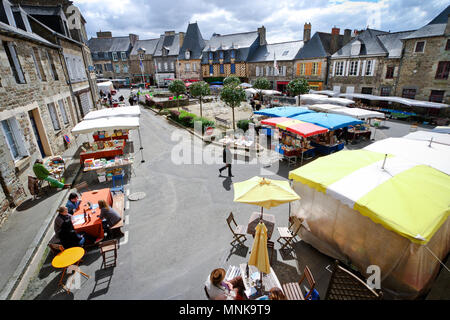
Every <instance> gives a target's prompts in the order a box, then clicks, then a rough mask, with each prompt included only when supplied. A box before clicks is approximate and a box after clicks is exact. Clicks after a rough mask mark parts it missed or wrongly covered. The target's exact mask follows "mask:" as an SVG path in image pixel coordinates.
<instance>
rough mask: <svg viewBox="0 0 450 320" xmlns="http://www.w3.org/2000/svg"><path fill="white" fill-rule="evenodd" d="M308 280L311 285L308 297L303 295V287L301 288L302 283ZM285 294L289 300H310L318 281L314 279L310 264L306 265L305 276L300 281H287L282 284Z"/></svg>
mask: <svg viewBox="0 0 450 320" xmlns="http://www.w3.org/2000/svg"><path fill="white" fill-rule="evenodd" d="M305 279H306V280H307V281H308V285H309V291H308V294H307V295H306V297H303V293H302V289H301V288H300V285H301V284H302V282H303V280H305ZM282 287H283V291H284V294H285V296H286V298H287V299H288V300H308V298H309V297H310V296H311V294H312V292H313V290H314V288H315V287H316V281H315V280H314V277H313V275H312V273H311V270H309V268H308V266H306V267H305V270H303V276H302V278H301V279H300V281H299V282H290V283H285V284H283V285H282Z"/></svg>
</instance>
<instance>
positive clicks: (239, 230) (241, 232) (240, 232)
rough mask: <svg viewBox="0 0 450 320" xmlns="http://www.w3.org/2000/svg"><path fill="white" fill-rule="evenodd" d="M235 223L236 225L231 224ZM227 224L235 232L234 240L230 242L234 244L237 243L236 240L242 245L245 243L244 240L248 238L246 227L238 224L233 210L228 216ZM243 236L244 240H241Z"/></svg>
mask: <svg viewBox="0 0 450 320" xmlns="http://www.w3.org/2000/svg"><path fill="white" fill-rule="evenodd" d="M231 223H233V224H234V226H232V225H231ZM227 224H228V227H229V228H230V230H231V232H232V233H233V241H231V242H230V244H231V245H232V246H235V245H236V242H239V243H240V244H241V245H244V241H245V240H247V237H246V236H245V231H246V227H245V226H243V225H238V224H237V223H236V221H235V220H234V216H233V212H230V215H229V216H228V218H227ZM242 238H243V240H241V239H242Z"/></svg>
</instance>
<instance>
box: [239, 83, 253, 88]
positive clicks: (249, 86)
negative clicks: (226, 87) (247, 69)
mask: <svg viewBox="0 0 450 320" xmlns="http://www.w3.org/2000/svg"><path fill="white" fill-rule="evenodd" d="M239 87H241V88H251V87H252V85H251V84H250V83H247V82H243V83H241V84H240V85H239Z"/></svg>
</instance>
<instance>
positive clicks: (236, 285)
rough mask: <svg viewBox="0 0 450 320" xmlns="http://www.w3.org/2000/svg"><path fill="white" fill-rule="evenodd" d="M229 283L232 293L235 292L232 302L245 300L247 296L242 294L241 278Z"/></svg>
mask: <svg viewBox="0 0 450 320" xmlns="http://www.w3.org/2000/svg"><path fill="white" fill-rule="evenodd" d="M230 283H231V285H232V286H233V291H234V292H235V296H234V300H247V296H246V295H245V292H244V291H245V285H244V280H243V279H242V277H241V276H237V277H236V278H234V279H232V280H230Z"/></svg>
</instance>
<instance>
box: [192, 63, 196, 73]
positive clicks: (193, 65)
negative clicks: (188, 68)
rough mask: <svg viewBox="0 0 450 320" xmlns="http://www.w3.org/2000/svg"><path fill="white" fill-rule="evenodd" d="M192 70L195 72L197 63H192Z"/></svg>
mask: <svg viewBox="0 0 450 320" xmlns="http://www.w3.org/2000/svg"><path fill="white" fill-rule="evenodd" d="M192 70H193V71H194V72H197V63H195V62H194V63H192Z"/></svg>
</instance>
